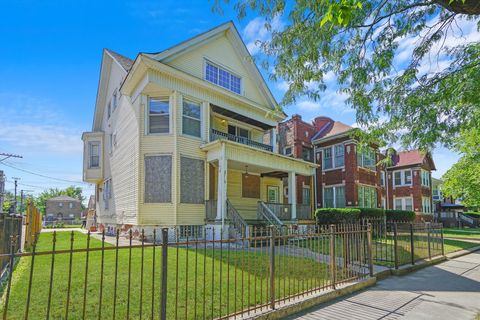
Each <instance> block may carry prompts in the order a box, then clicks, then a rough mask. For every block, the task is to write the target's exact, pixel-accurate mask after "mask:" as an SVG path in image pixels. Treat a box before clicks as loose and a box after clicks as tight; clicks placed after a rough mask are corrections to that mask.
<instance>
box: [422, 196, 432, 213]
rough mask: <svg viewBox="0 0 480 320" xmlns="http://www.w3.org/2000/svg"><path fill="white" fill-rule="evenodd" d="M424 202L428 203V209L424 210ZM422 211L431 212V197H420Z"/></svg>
mask: <svg viewBox="0 0 480 320" xmlns="http://www.w3.org/2000/svg"><path fill="white" fill-rule="evenodd" d="M425 203H428V209H429V210H428V211H425V206H424V205H425ZM422 212H423V213H429V214H431V213H433V209H432V199H430V198H429V197H422Z"/></svg>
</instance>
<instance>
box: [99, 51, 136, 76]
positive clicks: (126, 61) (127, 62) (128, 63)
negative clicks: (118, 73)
mask: <svg viewBox="0 0 480 320" xmlns="http://www.w3.org/2000/svg"><path fill="white" fill-rule="evenodd" d="M105 51H107V52H108V54H109V55H111V56H112V57H113V58H114V59H115V60H117V62H118V63H120V65H121V66H122V68H123V69H125V71H127V72H128V71H130V69H131V68H132V66H133V62H134V61H133V60H132V59H130V58H127V57H125V56H123V55H121V54H120V53H116V52H114V51H112V50H110V49H105Z"/></svg>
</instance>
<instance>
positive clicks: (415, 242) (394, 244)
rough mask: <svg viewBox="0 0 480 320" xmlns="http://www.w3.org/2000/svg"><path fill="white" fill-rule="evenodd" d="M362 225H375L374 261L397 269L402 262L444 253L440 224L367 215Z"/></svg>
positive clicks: (416, 260) (415, 260)
mask: <svg viewBox="0 0 480 320" xmlns="http://www.w3.org/2000/svg"><path fill="white" fill-rule="evenodd" d="M362 224H363V225H367V224H368V225H371V228H372V239H373V240H372V251H373V261H374V264H377V265H383V266H387V267H391V268H395V269H398V268H399V267H400V266H402V265H406V264H412V265H413V264H415V263H416V262H418V261H419V260H424V259H431V258H433V257H435V256H439V255H444V243H443V231H442V224H440V223H431V222H422V223H419V222H417V223H414V222H408V221H387V220H386V219H385V218H368V219H363V220H362Z"/></svg>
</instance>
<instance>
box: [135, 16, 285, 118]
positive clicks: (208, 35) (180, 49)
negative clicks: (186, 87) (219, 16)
mask: <svg viewBox="0 0 480 320" xmlns="http://www.w3.org/2000/svg"><path fill="white" fill-rule="evenodd" d="M225 34H227V35H229V36H230V37H228V36H227V38H228V39H229V40H231V41H232V44H233V46H234V48H235V49H237V50H239V51H240V53H241V56H243V57H246V56H248V57H249V58H250V59H240V60H241V62H242V64H243V66H244V67H245V69H246V70H247V72H249V73H250V75H251V76H252V79H253V80H254V82H255V83H256V84H257V87H258V89H259V90H260V92H261V93H262V94H263V95H264V96H265V99H266V101H267V102H268V103H269V104H270V108H271V109H277V108H278V103H277V100H276V99H275V98H274V96H273V94H272V92H271V91H270V88H269V87H268V85H267V83H266V82H265V79H264V78H263V76H262V74H261V73H260V70H259V69H258V67H257V65H256V63H255V62H254V61H253V58H252V56H251V54H250V52H249V51H248V49H247V46H246V45H245V43H244V42H243V40H242V38H241V36H240V33H239V32H238V30H237V28H236V27H235V24H234V23H233V22H232V21H228V22H226V23H223V24H221V25H219V26H217V27H215V28H212V29H210V30H208V31H206V32H203V33H201V34H199V35H197V36H194V37H192V38H190V39H187V40H185V41H182V42H180V43H179V44H177V45H174V46H172V47H170V48H168V49H166V50H163V51H160V52H156V53H146V52H144V53H142V54H144V55H146V56H147V57H149V58H152V59H154V60H157V61H159V62H162V63H167V62H168V61H171V60H173V59H174V58H176V57H178V56H179V55H182V54H184V53H187V52H190V51H191V50H194V49H195V48H197V47H198V46H200V45H203V44H204V43H205V42H206V41H208V40H212V39H216V38H219V37H221V36H222V35H225ZM283 114H284V116H285V117H286V116H287V115H286V114H285V113H283Z"/></svg>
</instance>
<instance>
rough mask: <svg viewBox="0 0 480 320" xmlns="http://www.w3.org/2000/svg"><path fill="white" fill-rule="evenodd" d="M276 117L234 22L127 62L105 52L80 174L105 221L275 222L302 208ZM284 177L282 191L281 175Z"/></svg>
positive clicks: (303, 214) (298, 215)
mask: <svg viewBox="0 0 480 320" xmlns="http://www.w3.org/2000/svg"><path fill="white" fill-rule="evenodd" d="M284 118H285V114H284V113H283V112H281V111H279V109H278V106H277V103H276V101H275V99H274V98H273V96H272V94H271V92H270V90H269V88H268V87H267V85H266V83H265V81H264V79H263V78H262V76H261V74H260V72H259V71H258V69H257V67H256V65H255V64H254V63H253V60H252V58H251V56H250V54H249V53H248V51H247V49H246V47H245V44H244V43H243V42H242V40H241V38H240V35H239V33H238V31H237V30H236V28H235V26H234V25H233V23H231V22H229V23H226V24H222V25H220V26H218V27H216V28H214V29H212V30H210V31H208V32H205V33H202V34H200V35H198V36H196V37H194V38H192V39H190V40H187V41H185V42H182V43H180V44H179V45H176V46H174V47H171V48H169V49H167V50H165V51H162V52H159V53H153V54H152V53H140V54H138V56H137V57H136V59H135V60H134V61H132V60H130V59H128V58H126V57H124V56H121V55H119V54H117V53H114V52H112V51H110V50H104V52H103V59H102V65H101V72H100V82H99V87H98V93H97V100H96V105H95V114H94V120H93V128H92V131H91V132H85V133H84V134H83V136H82V139H83V141H84V164H83V179H84V181H86V182H90V183H93V184H95V185H96V206H97V208H96V212H97V217H98V223H99V224H101V225H103V226H104V227H107V228H119V227H122V228H124V229H125V228H129V227H131V226H132V227H134V228H140V227H142V228H146V229H148V230H152V229H153V228H157V227H160V226H174V225H176V226H178V225H180V226H188V225H203V224H205V223H208V224H217V225H218V224H221V225H225V226H228V225H230V226H233V227H235V228H242V226H243V225H244V224H247V223H248V222H249V220H258V219H260V220H265V222H269V223H272V222H271V221H270V220H272V219H273V221H274V222H275V223H277V224H280V223H286V222H287V221H288V222H290V221H298V219H308V218H311V212H312V210H311V208H312V206H310V205H309V206H308V208H307V207H305V205H297V204H296V200H295V197H294V196H292V195H295V194H296V192H295V189H296V184H295V183H294V182H295V176H296V175H304V176H309V177H311V178H312V179H313V175H314V171H315V168H316V165H315V164H312V163H309V162H305V161H302V160H298V159H293V158H290V157H286V156H282V155H280V154H279V153H278V151H277V142H276V141H277V138H276V126H277V124H278V123H279V122H280V121H282V120H283V119H284ZM284 181H285V183H287V182H286V181H288V190H290V192H289V194H288V195H287V197H288V199H286V198H285V199H284V193H283V192H282V191H281V190H283V184H284Z"/></svg>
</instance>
